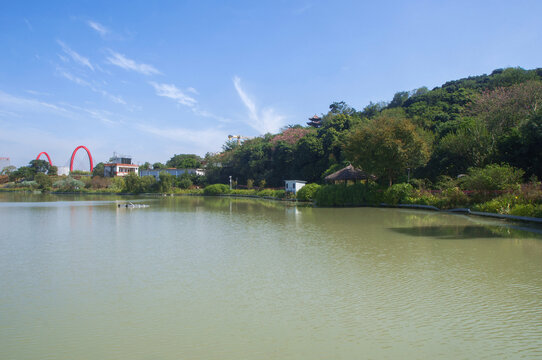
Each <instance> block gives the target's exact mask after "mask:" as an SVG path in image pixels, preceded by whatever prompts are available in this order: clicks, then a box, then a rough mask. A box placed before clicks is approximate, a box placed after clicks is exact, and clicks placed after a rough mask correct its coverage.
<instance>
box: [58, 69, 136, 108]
mask: <svg viewBox="0 0 542 360" xmlns="http://www.w3.org/2000/svg"><path fill="white" fill-rule="evenodd" d="M57 72H58V74H59V75H60V76H62V77H64V78H66V79H68V80H70V81H71V82H73V83H76V84H77V85H81V86H84V87H87V88H89V89H90V90H92V91H93V92H95V93H98V94H102V96H104V97H105V98H108V99H109V100H111V101H112V102H114V103H117V104H122V105H126V101H124V100H123V99H122V98H121V97H120V96H116V95H113V94H110V93H109V92H107V91H105V90H103V89H100V88H98V87H96V86H95V85H93V84H91V83H89V82H88V81H86V80H83V79H81V78H80V77H77V76H75V75H73V74H71V73H69V72H67V71H65V70H63V69H57Z"/></svg>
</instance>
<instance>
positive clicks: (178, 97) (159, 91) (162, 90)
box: [149, 81, 231, 123]
mask: <svg viewBox="0 0 542 360" xmlns="http://www.w3.org/2000/svg"><path fill="white" fill-rule="evenodd" d="M149 84H151V85H152V86H153V87H154V90H155V91H156V95H158V96H163V97H167V98H170V99H173V100H175V101H176V102H177V103H179V104H181V105H185V106H188V107H189V108H190V109H191V110H192V112H193V113H194V114H196V115H198V116H201V117H206V118H209V119H214V120H218V121H220V122H224V123H226V122H231V120H229V119H227V118H224V117H222V116H218V115H215V114H213V113H211V112H210V111H207V110H203V109H200V107H199V106H198V101H197V100H196V99H195V98H193V97H192V96H189V95H187V94H186V93H185V92H183V91H182V90H181V89H179V88H177V87H176V86H175V85H173V84H158V83H155V82H154V81H149ZM186 91H187V92H191V93H192V94H194V95H197V94H199V93H198V91H197V90H196V89H194V88H193V87H189V88H187V89H186Z"/></svg>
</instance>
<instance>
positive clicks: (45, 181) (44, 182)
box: [34, 172, 53, 190]
mask: <svg viewBox="0 0 542 360" xmlns="http://www.w3.org/2000/svg"><path fill="white" fill-rule="evenodd" d="M34 180H35V181H36V182H37V183H38V188H39V189H41V190H51V187H52V186H53V181H52V180H51V178H50V177H49V176H47V175H45V174H44V173H41V172H40V173H37V174H36V175H35V176H34Z"/></svg>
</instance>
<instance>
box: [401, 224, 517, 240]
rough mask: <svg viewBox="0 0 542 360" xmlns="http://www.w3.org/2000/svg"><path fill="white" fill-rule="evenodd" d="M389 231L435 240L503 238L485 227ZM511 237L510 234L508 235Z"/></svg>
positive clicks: (425, 227) (434, 227)
mask: <svg viewBox="0 0 542 360" xmlns="http://www.w3.org/2000/svg"><path fill="white" fill-rule="evenodd" d="M391 230H393V231H396V232H398V233H401V234H406V235H410V236H429V237H432V238H437V239H477V238H496V237H502V236H504V235H503V234H502V233H501V234H499V233H498V232H497V231H494V230H492V229H490V228H488V227H486V226H482V225H464V226H446V225H440V226H416V227H410V228H392V229H391ZM509 235H510V236H512V234H509Z"/></svg>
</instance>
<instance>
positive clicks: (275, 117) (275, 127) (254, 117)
mask: <svg viewBox="0 0 542 360" xmlns="http://www.w3.org/2000/svg"><path fill="white" fill-rule="evenodd" d="M233 85H234V86H235V90H237V94H238V95H239V97H240V98H241V101H242V102H243V104H244V105H245V107H246V108H247V110H248V118H249V121H247V124H248V125H249V126H250V127H252V128H253V129H255V130H257V131H259V132H260V133H268V132H271V133H274V132H277V131H279V130H280V128H281V127H283V126H284V125H285V121H284V120H285V119H286V116H284V115H279V114H277V113H276V111H275V109H273V108H271V107H266V108H263V109H262V110H261V111H258V108H257V107H256V104H255V103H254V101H253V100H252V99H251V97H250V96H249V95H248V94H247V93H246V92H245V91H244V90H243V88H242V87H241V78H239V77H238V76H235V77H234V78H233Z"/></svg>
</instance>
